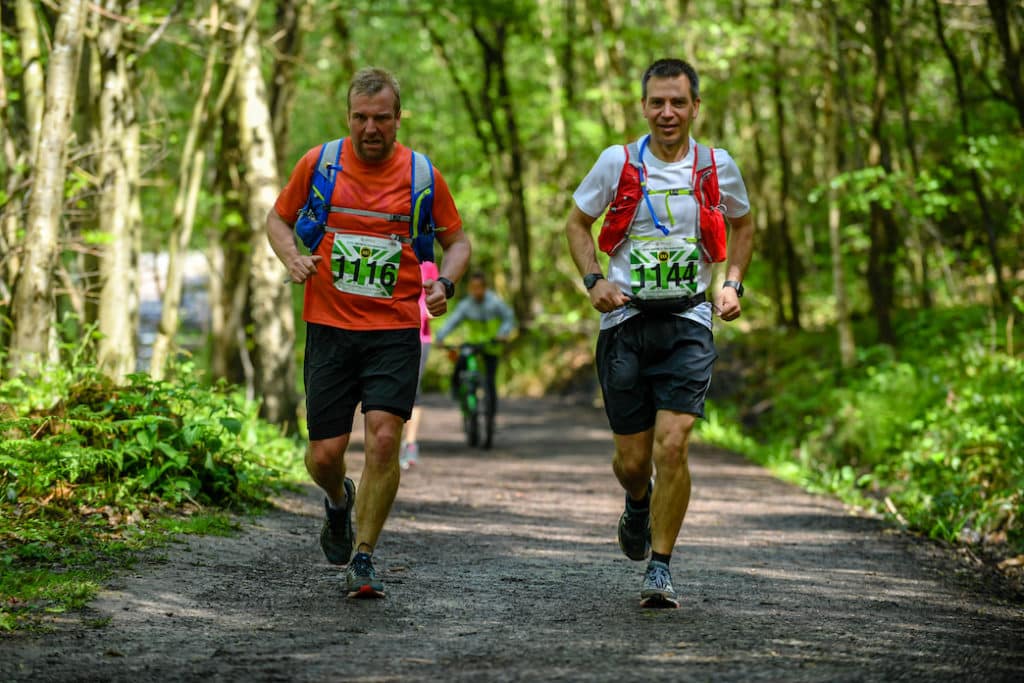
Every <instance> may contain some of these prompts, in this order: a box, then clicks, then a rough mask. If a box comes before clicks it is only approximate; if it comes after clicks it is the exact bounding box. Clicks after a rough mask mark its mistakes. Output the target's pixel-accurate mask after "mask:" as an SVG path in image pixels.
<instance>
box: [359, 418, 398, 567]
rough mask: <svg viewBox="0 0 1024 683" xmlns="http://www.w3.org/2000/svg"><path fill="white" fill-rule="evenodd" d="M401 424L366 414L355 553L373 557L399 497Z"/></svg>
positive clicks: (395, 420) (396, 419)
mask: <svg viewBox="0 0 1024 683" xmlns="http://www.w3.org/2000/svg"><path fill="white" fill-rule="evenodd" d="M402 424H403V420H402V418H401V417H399V416H397V415H393V414H392V413H389V412H386V411H383V410H370V411H368V412H367V413H366V462H365V464H364V465H363V475H362V477H361V478H360V479H359V493H358V495H356V520H357V521H358V533H357V536H356V551H357V552H361V553H368V554H372V553H373V549H374V548H375V547H376V546H377V539H378V538H379V537H380V532H381V529H383V528H384V522H385V521H386V520H387V518H388V513H390V512H391V504H392V503H394V501H395V496H396V495H397V493H398V483H399V480H400V479H401V476H402V474H401V473H402V469H401V467H399V465H398V449H399V445H400V444H401V441H402Z"/></svg>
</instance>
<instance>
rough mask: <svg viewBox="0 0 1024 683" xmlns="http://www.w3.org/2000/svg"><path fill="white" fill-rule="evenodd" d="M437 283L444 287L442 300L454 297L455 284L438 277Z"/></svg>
mask: <svg viewBox="0 0 1024 683" xmlns="http://www.w3.org/2000/svg"><path fill="white" fill-rule="evenodd" d="M437 281H438V282H440V283H441V284H442V285H444V298H445V299H451V298H452V297H453V296H455V283H454V282H452V281H451V280H449V279H448V278H446V277H439V278H437Z"/></svg>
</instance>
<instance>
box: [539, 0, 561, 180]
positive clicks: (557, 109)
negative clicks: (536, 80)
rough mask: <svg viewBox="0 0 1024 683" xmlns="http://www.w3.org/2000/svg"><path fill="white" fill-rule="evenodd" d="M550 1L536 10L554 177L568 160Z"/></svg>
mask: <svg viewBox="0 0 1024 683" xmlns="http://www.w3.org/2000/svg"><path fill="white" fill-rule="evenodd" d="M552 2H553V0H538V4H537V11H538V14H539V15H540V35H541V42H542V43H543V47H544V66H545V67H546V68H547V81H548V101H549V102H550V103H551V104H550V106H551V149H552V150H553V152H554V162H555V169H554V172H555V177H564V176H565V174H564V173H563V172H562V171H564V169H565V164H566V162H567V161H568V159H569V135H568V129H569V126H568V124H567V123H566V119H565V107H564V103H563V93H564V92H565V88H564V87H563V85H562V81H561V70H560V69H559V66H558V56H557V54H556V50H555V45H554V40H555V31H554V27H553V23H554V21H553V14H554V8H552V6H551V5H552Z"/></svg>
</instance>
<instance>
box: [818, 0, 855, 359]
mask: <svg viewBox="0 0 1024 683" xmlns="http://www.w3.org/2000/svg"><path fill="white" fill-rule="evenodd" d="M825 23H826V25H827V28H828V29H829V39H830V41H831V49H830V50H829V51H831V52H832V53H833V55H834V57H835V59H837V60H839V59H842V51H841V49H840V43H839V26H838V24H837V23H836V22H835V21H834V17H829V19H828V20H826V22H825ZM838 71H839V70H838V68H837V69H836V73H833V74H829V73H826V76H825V96H824V107H823V110H824V111H823V118H824V125H823V126H822V128H821V132H820V134H819V137H818V139H819V145H820V146H821V149H822V150H824V151H825V158H826V164H827V166H826V169H825V179H826V181H827V182H829V191H828V243H829V252H830V258H831V265H832V294H833V296H834V297H835V301H836V334H837V337H838V341H839V362H840V364H841V365H842V367H843V368H847V369H848V368H852V367H853V366H854V364H855V363H856V362H857V346H856V341H855V339H854V336H853V325H852V324H851V322H850V303H849V300H848V299H847V295H846V272H845V269H844V265H843V238H842V224H843V219H842V208H841V204H840V197H839V189H838V188H836V187H832V184H831V180H832V179H833V178H836V177H838V176H839V174H840V173H842V170H843V156H844V155H843V144H842V139H843V122H842V120H841V119H840V118H839V116H837V115H836V109H837V99H838V98H837V97H836V91H837V90H838V89H839V88H838V84H837V82H836V81H837V79H838ZM829 137H831V140H829V139H828V138H829Z"/></svg>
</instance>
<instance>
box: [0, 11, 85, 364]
mask: <svg viewBox="0 0 1024 683" xmlns="http://www.w3.org/2000/svg"><path fill="white" fill-rule="evenodd" d="M85 15H86V2H85V0H64V2H63V3H62V5H61V14H60V17H59V18H58V20H57V27H56V30H55V31H54V39H53V49H52V50H51V52H50V62H49V67H48V70H47V78H46V107H45V110H44V112H43V127H42V135H41V137H40V144H39V149H38V152H37V153H36V157H35V160H34V169H35V183H34V188H33V189H34V191H33V192H32V195H31V197H30V199H29V207H28V222H27V225H26V230H25V234H26V235H29V236H30V237H29V238H28V239H26V247H27V248H26V251H25V261H24V266H23V267H22V273H21V277H20V278H19V280H18V287H17V290H16V291H15V294H14V306H13V309H12V313H13V316H12V317H13V318H14V334H13V335H12V338H11V349H10V351H11V353H10V358H9V361H10V369H11V371H12V372H14V373H18V372H29V371H32V370H33V368H35V367H36V365H37V364H38V363H40V362H47V361H51V360H53V357H52V355H51V344H50V341H51V335H52V333H53V329H54V327H53V323H54V311H55V309H54V299H53V277H54V266H55V264H56V261H57V254H58V252H59V249H60V243H59V240H60V237H61V235H60V214H61V208H62V204H63V200H64V178H65V176H66V168H65V160H66V158H67V144H66V142H67V136H68V131H69V130H70V129H71V113H72V109H73V105H74V98H75V76H76V72H77V70H78V59H79V55H80V54H81V48H82V39H83V36H84V33H85V30H84V29H85Z"/></svg>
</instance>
